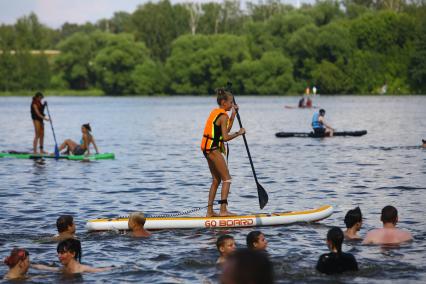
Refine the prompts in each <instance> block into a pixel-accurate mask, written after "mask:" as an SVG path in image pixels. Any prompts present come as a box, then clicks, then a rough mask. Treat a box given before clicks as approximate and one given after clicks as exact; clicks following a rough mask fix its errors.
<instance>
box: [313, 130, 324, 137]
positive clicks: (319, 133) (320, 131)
mask: <svg viewBox="0 0 426 284" xmlns="http://www.w3.org/2000/svg"><path fill="white" fill-rule="evenodd" d="M314 135H315V136H319V137H323V136H325V128H314Z"/></svg>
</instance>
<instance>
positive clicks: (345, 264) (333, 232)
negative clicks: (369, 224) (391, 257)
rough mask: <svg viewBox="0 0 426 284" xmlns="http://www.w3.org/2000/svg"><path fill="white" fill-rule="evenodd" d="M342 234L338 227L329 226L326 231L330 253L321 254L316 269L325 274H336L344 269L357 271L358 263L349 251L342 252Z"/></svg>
mask: <svg viewBox="0 0 426 284" xmlns="http://www.w3.org/2000/svg"><path fill="white" fill-rule="evenodd" d="M343 239H344V235H343V231H342V230H341V229H340V228H339V227H333V228H331V229H330V230H329V231H328V233H327V246H328V248H329V249H330V251H331V252H330V253H325V254H323V255H321V256H320V257H319V259H318V262H317V266H316V269H317V270H318V271H319V272H322V273H325V274H336V273H342V272H345V271H357V270H358V263H357V261H356V259H355V257H354V256H353V255H352V254H350V253H345V252H342V243H343Z"/></svg>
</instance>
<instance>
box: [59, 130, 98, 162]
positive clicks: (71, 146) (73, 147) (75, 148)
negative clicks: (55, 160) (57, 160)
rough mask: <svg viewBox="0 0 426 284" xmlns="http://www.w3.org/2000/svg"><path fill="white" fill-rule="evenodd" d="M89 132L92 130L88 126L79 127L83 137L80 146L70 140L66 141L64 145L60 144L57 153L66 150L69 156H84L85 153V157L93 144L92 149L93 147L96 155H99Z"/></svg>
mask: <svg viewBox="0 0 426 284" xmlns="http://www.w3.org/2000/svg"><path fill="white" fill-rule="evenodd" d="M91 132H92V128H91V127H90V124H89V123H87V124H83V125H82V126H81V133H82V134H83V137H82V138H81V140H80V144H77V143H76V142H75V141H73V140H71V139H67V140H65V141H64V143H62V145H61V146H59V151H62V150H64V149H65V148H67V152H68V153H69V154H73V155H84V154H85V153H86V151H87V155H90V144H93V147H95V150H96V154H99V151H98V146H96V142H95V138H94V137H93V135H92V134H91Z"/></svg>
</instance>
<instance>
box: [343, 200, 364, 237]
mask: <svg viewBox="0 0 426 284" xmlns="http://www.w3.org/2000/svg"><path fill="white" fill-rule="evenodd" d="M345 225H346V231H345V238H346V239H347V240H361V239H362V238H361V237H360V236H358V235H357V232H358V231H359V230H360V229H361V226H362V213H361V209H360V208H359V207H356V208H355V209H351V210H349V211H348V212H347V213H346V216H345Z"/></svg>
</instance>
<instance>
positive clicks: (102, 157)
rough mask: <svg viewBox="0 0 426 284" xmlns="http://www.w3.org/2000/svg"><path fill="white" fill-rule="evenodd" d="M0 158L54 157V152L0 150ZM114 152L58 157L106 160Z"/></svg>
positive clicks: (62, 156)
mask: <svg viewBox="0 0 426 284" xmlns="http://www.w3.org/2000/svg"><path fill="white" fill-rule="evenodd" d="M0 158H17V159H41V158H43V159H55V155H54V154H49V155H35V154H32V153H22V152H0ZM114 158H115V155H114V153H102V154H94V155H89V156H84V155H60V156H59V159H66V160H73V161H84V160H88V161H92V160H106V159H114Z"/></svg>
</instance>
